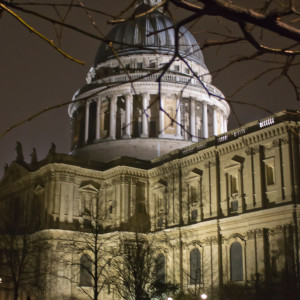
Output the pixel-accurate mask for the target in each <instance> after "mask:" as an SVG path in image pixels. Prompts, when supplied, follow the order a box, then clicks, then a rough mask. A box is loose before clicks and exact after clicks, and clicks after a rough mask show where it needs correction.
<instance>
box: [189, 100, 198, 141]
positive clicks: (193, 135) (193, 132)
mask: <svg viewBox="0 0 300 300" xmlns="http://www.w3.org/2000/svg"><path fill="white" fill-rule="evenodd" d="M190 128H191V132H190V134H191V138H192V141H193V142H197V140H198V139H197V137H196V115H195V99H194V98H191V99H190Z"/></svg>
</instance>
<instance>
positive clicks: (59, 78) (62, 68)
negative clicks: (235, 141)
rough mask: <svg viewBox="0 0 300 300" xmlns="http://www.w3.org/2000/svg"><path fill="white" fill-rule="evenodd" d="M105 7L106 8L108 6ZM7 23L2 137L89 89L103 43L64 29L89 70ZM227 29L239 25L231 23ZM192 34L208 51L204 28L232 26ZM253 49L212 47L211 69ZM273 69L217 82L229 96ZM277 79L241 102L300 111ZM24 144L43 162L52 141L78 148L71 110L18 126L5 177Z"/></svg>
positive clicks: (2, 49) (6, 154) (249, 70)
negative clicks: (89, 75)
mask: <svg viewBox="0 0 300 300" xmlns="http://www.w3.org/2000/svg"><path fill="white" fill-rule="evenodd" d="M91 2H92V1H91ZM101 2H103V1H99V3H101ZM92 3H94V2H92ZM106 3H107V2H106ZM121 7H124V2H123V1H120V0H118V1H116V0H111V1H110V4H105V7H104V8H103V9H105V11H106V12H109V13H116V12H118V11H120V8H121ZM99 8H101V5H100V4H99ZM30 9H32V8H30ZM41 11H42V12H43V13H50V14H51V15H52V16H53V17H55V14H54V10H53V9H43V10H41ZM176 14H177V15H176V18H177V19H179V18H180V17H181V16H182V13H181V12H180V11H179V10H176ZM22 16H23V17H24V18H25V19H26V20H27V21H28V22H29V23H30V24H31V25H33V26H34V27H35V28H36V29H39V30H40V31H41V32H42V33H43V34H45V35H47V36H48V37H50V38H51V39H53V40H55V34H54V31H53V27H52V25H51V24H47V23H45V22H41V21H40V20H39V19H37V18H34V17H31V16H26V15H22ZM93 16H94V18H95V20H96V22H97V24H98V26H99V28H101V30H102V31H103V32H104V33H106V32H107V31H108V30H109V28H111V26H109V25H107V24H106V21H107V18H104V17H102V16H99V15H93ZM67 22H69V23H72V24H76V25H77V26H80V27H83V28H85V29H87V30H88V31H90V32H93V33H94V34H97V32H96V31H95V30H94V29H93V28H92V26H91V25H90V24H89V22H88V18H87V16H86V15H85V14H84V13H83V12H82V11H72V12H71V15H70V17H69V18H68V19H67ZM0 24H1V30H0V55H1V69H0V99H1V110H0V112H1V115H0V130H1V133H2V132H3V131H4V130H5V129H6V128H8V127H10V126H11V125H14V124H15V123H17V122H19V121H21V120H23V119H26V118H28V117H30V116H31V115H32V114H34V113H36V112H38V111H40V110H42V109H43V108H44V107H46V106H52V105H55V104H59V103H62V102H65V101H68V100H71V99H72V96H73V94H74V93H75V91H76V90H77V89H78V88H80V87H81V86H83V85H84V84H85V77H86V73H87V72H88V70H89V68H90V67H91V65H92V64H93V60H94V57H95V55H96V52H97V49H98V47H99V45H100V42H99V41H97V40H94V39H91V38H88V37H86V36H84V35H81V34H79V33H74V32H72V31H70V30H68V29H64V31H63V39H62V48H63V49H64V50H65V51H67V52H68V53H69V54H71V55H72V56H74V57H76V58H78V59H81V60H83V61H85V65H84V66H81V65H79V64H76V63H74V62H71V61H69V60H67V59H65V58H63V56H61V55H60V54H59V53H57V52H56V51H54V50H53V49H52V48H51V47H50V46H49V45H47V44H46V43H45V42H43V41H42V40H41V39H39V38H37V37H36V36H34V35H33V34H31V33H29V32H28V30H27V29H25V28H24V27H22V25H20V24H19V23H18V22H17V21H16V20H14V19H13V18H12V17H11V16H8V15H7V14H6V13H3V14H2V16H1V17H0ZM227 25H228V26H229V27H230V26H231V24H227ZM190 30H191V32H192V33H193V34H194V35H195V37H196V39H197V40H198V41H199V42H200V46H201V41H202V40H203V39H204V36H205V33H203V32H204V31H208V30H209V31H212V30H221V31H224V30H225V29H224V24H220V22H219V23H218V22H217V21H216V19H215V18H211V19H209V18H204V19H203V20H200V22H198V23H197V24H196V25H195V26H193V27H192V28H191V29H190ZM226 30H232V31H231V33H232V32H238V30H237V29H235V27H234V26H232V27H231V29H226ZM276 38H277V37H276V36H275V35H274V36H272V43H273V42H274V41H275V44H276ZM251 51H252V48H251V47H250V46H247V45H246V44H243V45H240V46H239V47H237V46H234V47H228V46H227V47H225V48H223V49H219V48H209V49H205V50H204V51H203V54H204V58H205V61H206V64H207V66H208V68H209V70H210V71H213V70H215V69H218V68H219V67H220V66H223V65H224V64H226V63H227V62H228V61H229V60H230V59H233V58H234V57H236V56H237V55H241V54H244V53H251ZM273 59H274V57H273ZM276 59H277V58H276ZM265 67H267V64H266V63H257V62H249V63H243V64H239V65H237V66H234V67H231V68H228V69H226V70H225V71H223V72H222V73H221V74H219V75H218V76H217V77H215V78H214V79H213V83H214V85H215V86H216V87H218V88H219V89H220V90H221V91H222V92H223V93H224V95H225V96H228V95H230V94H231V93H232V92H233V91H234V90H235V89H236V88H238V87H239V85H240V84H241V83H242V82H244V81H245V80H247V78H250V77H251V76H254V75H255V74H256V73H257V72H259V71H260V70H263V69H262V68H265ZM298 73H299V72H298ZM274 76H275V73H272V74H269V75H267V76H264V77H262V78H261V79H260V80H257V81H255V82H254V83H252V84H250V85H248V86H247V88H246V89H244V90H243V91H242V92H241V93H239V94H238V95H236V96H235V97H234V98H233V99H234V100H238V101H242V102H250V103H256V104H258V105H261V106H264V107H265V108H266V109H268V110H270V111H272V112H278V111H280V110H283V109H286V108H290V109H299V108H300V105H299V104H300V103H299V102H298V101H297V100H296V97H295V94H294V91H293V90H292V89H291V86H290V85H289V84H288V82H287V80H286V79H284V78H283V79H278V80H276V81H275V82H274V83H273V84H272V85H269V83H270V81H271V79H272V78H274ZM234 107H235V109H236V112H237V115H238V116H239V119H240V121H241V122H242V123H243V124H245V123H247V122H250V121H253V120H257V119H259V118H263V117H265V116H267V115H268V113H267V112H265V111H263V110H259V109H256V108H254V107H249V106H244V105H235V106H234ZM235 127H238V123H237V121H236V120H235V119H234V118H233V117H231V118H230V120H229V129H233V128H235ZM16 141H19V142H21V143H22V144H23V152H24V156H25V160H26V161H27V162H29V161H30V153H31V152H32V148H33V147H35V148H36V150H37V155H38V159H39V160H40V159H43V158H45V156H46V155H47V152H48V150H49V148H50V145H51V142H54V143H55V144H56V147H57V148H56V150H57V152H60V153H68V152H69V149H70V122H69V117H68V113H67V106H65V107H62V108H59V109H55V110H53V111H51V112H47V113H45V114H43V115H41V116H39V117H37V118H36V119H34V120H32V121H30V122H28V123H26V124H24V125H21V126H20V127H18V128H16V129H14V130H13V131H11V132H9V133H8V134H7V135H6V136H5V137H3V138H2V139H0V177H2V175H3V167H4V165H5V163H8V164H10V163H11V161H13V160H14V159H15V157H16V152H15V146H16Z"/></svg>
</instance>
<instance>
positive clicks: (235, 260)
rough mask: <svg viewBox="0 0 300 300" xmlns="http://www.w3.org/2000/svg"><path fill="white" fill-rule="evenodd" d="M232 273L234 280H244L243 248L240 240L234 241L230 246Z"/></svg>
mask: <svg viewBox="0 0 300 300" xmlns="http://www.w3.org/2000/svg"><path fill="white" fill-rule="evenodd" d="M230 273H231V280H232V281H242V280H244V275H243V248H242V245H241V244H240V243H239V242H234V243H233V244H232V245H231V247H230Z"/></svg>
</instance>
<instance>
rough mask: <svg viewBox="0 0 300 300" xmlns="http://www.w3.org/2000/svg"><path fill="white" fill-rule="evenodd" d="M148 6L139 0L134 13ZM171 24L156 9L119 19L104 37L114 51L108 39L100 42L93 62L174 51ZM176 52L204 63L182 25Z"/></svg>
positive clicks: (169, 20) (197, 47)
mask: <svg viewBox="0 0 300 300" xmlns="http://www.w3.org/2000/svg"><path fill="white" fill-rule="evenodd" d="M145 2H147V1H145ZM150 8H151V5H150V4H146V3H142V4H140V5H139V6H138V7H137V8H136V11H135V15H139V14H141V13H142V12H145V11H148V10H149V9H150ZM173 27H174V23H173V21H172V20H171V19H170V17H168V16H167V15H166V14H164V13H162V12H160V11H159V10H155V11H153V12H152V13H149V14H145V15H143V16H141V17H137V18H134V19H132V20H128V21H126V22H121V23H120V24H118V25H116V26H115V27H114V28H113V29H112V30H111V31H110V33H109V34H108V36H107V41H111V42H112V45H113V51H114V52H113V51H112V49H111V48H110V47H109V46H108V44H107V43H104V42H103V43H102V44H101V45H100V47H99V50H98V53H97V55H96V59H95V62H94V66H95V67H96V66H97V65H98V64H100V63H103V62H105V61H106V60H108V59H111V58H115V56H116V55H118V56H119V57H120V56H127V55H136V54H162V55H173V54H174V51H175V30H174V28H173ZM179 53H180V55H182V56H183V57H184V58H188V59H189V60H192V61H195V62H196V63H198V64H201V65H202V66H203V67H205V63H204V59H203V55H202V52H201V50H200V48H199V46H198V43H197V41H196V39H195V38H194V36H193V35H192V34H191V33H190V32H189V31H188V30H187V29H186V28H185V27H181V28H180V37H179ZM205 68H206V67H205Z"/></svg>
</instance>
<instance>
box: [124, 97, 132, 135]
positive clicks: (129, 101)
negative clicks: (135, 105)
mask: <svg viewBox="0 0 300 300" xmlns="http://www.w3.org/2000/svg"><path fill="white" fill-rule="evenodd" d="M124 98H125V110H126V112H125V134H124V136H123V138H124V139H130V137H131V118H130V115H131V110H132V102H133V101H132V100H133V96H132V95H131V94H130V93H127V94H125V95H124Z"/></svg>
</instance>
